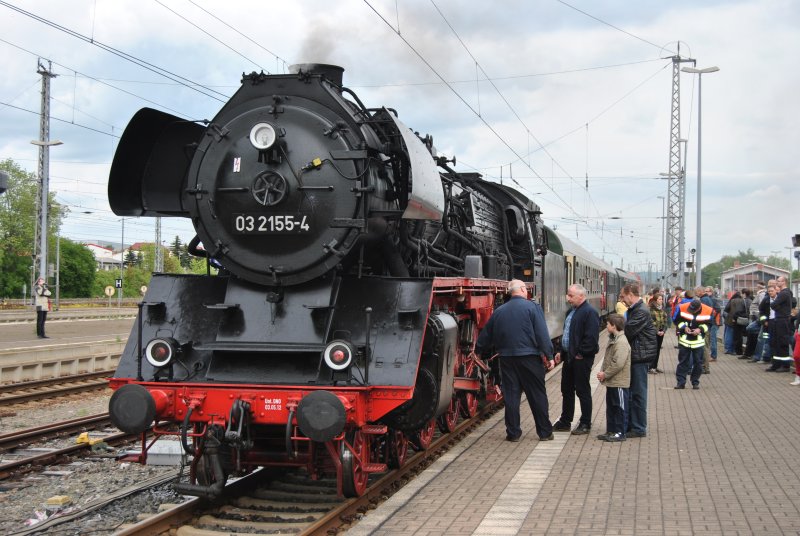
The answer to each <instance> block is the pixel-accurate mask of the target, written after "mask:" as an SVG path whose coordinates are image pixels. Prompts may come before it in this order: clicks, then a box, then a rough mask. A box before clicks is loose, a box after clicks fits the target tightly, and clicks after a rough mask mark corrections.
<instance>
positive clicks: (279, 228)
mask: <svg viewBox="0 0 800 536" xmlns="http://www.w3.org/2000/svg"><path fill="white" fill-rule="evenodd" d="M233 230H234V231H235V232H236V233H238V234H303V233H307V232H309V231H310V230H311V226H310V225H309V224H308V216H306V215H304V214H270V215H266V214H234V215H233Z"/></svg>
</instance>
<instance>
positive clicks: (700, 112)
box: [681, 66, 719, 287]
mask: <svg viewBox="0 0 800 536" xmlns="http://www.w3.org/2000/svg"><path fill="white" fill-rule="evenodd" d="M681 71H683V72H685V73H692V74H697V248H696V249H697V255H696V256H695V262H696V263H697V286H698V287H699V286H700V285H702V284H703V283H702V279H703V277H702V273H703V268H702V265H701V264H700V251H701V245H702V242H701V240H700V236H701V231H702V226H701V219H702V215H701V211H700V208H701V206H702V199H703V195H702V189H701V184H702V183H701V180H700V169H701V163H702V158H703V151H702V149H701V147H702V145H701V144H702V140H703V108H702V103H703V75H704V74H708V73H715V72H717V71H719V67H717V66H714V67H706V68H704V69H695V68H694V67H681Z"/></svg>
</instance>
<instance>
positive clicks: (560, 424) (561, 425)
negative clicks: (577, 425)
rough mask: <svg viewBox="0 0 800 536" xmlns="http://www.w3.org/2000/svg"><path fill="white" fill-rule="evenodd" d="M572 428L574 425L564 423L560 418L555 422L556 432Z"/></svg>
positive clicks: (567, 430)
mask: <svg viewBox="0 0 800 536" xmlns="http://www.w3.org/2000/svg"><path fill="white" fill-rule="evenodd" d="M570 430H572V426H570V425H569V424H566V423H563V422H561V421H560V420H558V421H556V422H555V424H553V431H554V432H569V431H570Z"/></svg>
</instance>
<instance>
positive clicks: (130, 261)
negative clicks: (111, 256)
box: [122, 249, 142, 266]
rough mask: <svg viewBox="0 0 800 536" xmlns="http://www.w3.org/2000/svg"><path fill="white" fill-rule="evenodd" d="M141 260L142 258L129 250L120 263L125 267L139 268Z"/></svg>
mask: <svg viewBox="0 0 800 536" xmlns="http://www.w3.org/2000/svg"><path fill="white" fill-rule="evenodd" d="M141 260H142V258H141V256H140V255H137V254H136V252H135V251H133V250H132V249H129V250H128V251H127V253H125V259H124V260H123V261H122V263H123V264H124V265H125V266H139V265H140V264H141Z"/></svg>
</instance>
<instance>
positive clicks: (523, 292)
mask: <svg viewBox="0 0 800 536" xmlns="http://www.w3.org/2000/svg"><path fill="white" fill-rule="evenodd" d="M508 292H509V294H511V298H510V299H509V300H508V301H507V302H506V303H504V304H503V305H501V306H500V307H498V308H497V309H495V310H494V313H492V316H491V318H489V321H488V322H487V323H486V325H485V326H484V327H483V330H481V334H480V335H479V336H478V341H477V343H476V345H475V351H476V352H477V353H482V352H483V351H486V350H489V349H490V348H492V347H493V348H494V351H495V352H497V353H498V354H500V373H501V375H502V383H501V387H502V389H503V398H504V400H505V405H506V412H505V421H506V441H519V440H520V438H521V437H522V429H521V428H520V417H519V405H520V400H521V399H522V392H523V391H524V392H525V396H526V398H527V399H528V405H529V406H530V408H531V413H533V420H534V422H535V423H536V434H537V435H538V436H539V440H541V441H549V440H551V439H553V425H552V424H551V423H550V416H549V413H550V409H549V404H548V401H547V391H546V390H545V385H544V376H545V374H546V371H547V370H552V369H553V367H554V366H555V363H554V360H553V343H552V342H551V341H550V333H549V332H548V330H547V324H546V323H545V320H544V312H543V311H542V307H541V306H540V305H539V304H538V303H536V302H534V301H531V300H528V289H527V287H526V285H525V283H524V282H523V281H520V280H519V279H513V280H511V281H509V283H508Z"/></svg>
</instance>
